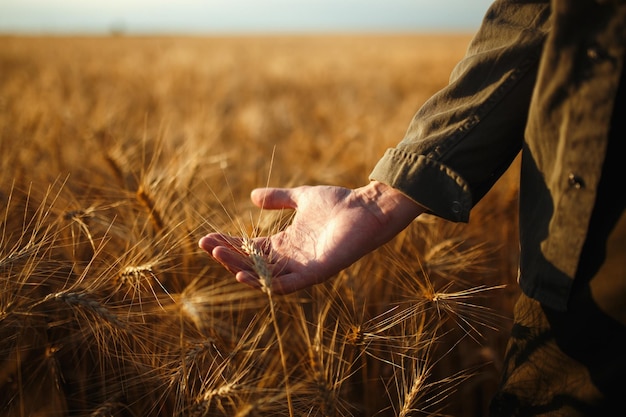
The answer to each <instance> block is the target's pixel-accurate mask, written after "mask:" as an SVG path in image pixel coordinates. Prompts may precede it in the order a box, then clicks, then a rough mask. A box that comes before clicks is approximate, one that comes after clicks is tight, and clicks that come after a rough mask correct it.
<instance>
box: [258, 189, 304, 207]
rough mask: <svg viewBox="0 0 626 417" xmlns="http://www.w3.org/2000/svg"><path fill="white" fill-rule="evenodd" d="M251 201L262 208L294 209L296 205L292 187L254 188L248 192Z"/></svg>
mask: <svg viewBox="0 0 626 417" xmlns="http://www.w3.org/2000/svg"><path fill="white" fill-rule="evenodd" d="M250 199H251V200H252V202H253V203H254V204H255V205H256V206H258V207H260V208H264V209H269V210H278V209H295V208H296V207H297V206H298V203H297V201H296V196H295V192H294V189H293V188H256V189H254V190H252V193H251V194H250Z"/></svg>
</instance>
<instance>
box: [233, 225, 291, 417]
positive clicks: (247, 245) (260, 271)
mask: <svg viewBox="0 0 626 417" xmlns="http://www.w3.org/2000/svg"><path fill="white" fill-rule="evenodd" d="M241 249H242V250H243V251H244V253H245V254H246V255H248V257H249V258H250V260H251V261H252V269H253V270H254V272H256V273H257V275H258V276H259V281H260V283H261V290H262V291H263V292H264V293H265V294H267V300H268V303H269V305H270V314H271V318H272V323H273V325H274V332H275V333H276V340H277V341H278V350H279V352H280V360H281V363H282V366H283V373H284V377H285V391H286V394H287V406H288V407H289V416H290V417H293V405H292V403H291V390H290V387H289V372H288V370H287V359H286V356H285V349H284V346H283V339H282V337H281V335H280V328H279V327H278V319H277V318H276V309H275V308H274V300H273V298H272V272H271V271H270V268H269V266H268V265H267V261H266V259H265V256H264V254H263V252H261V250H260V249H259V248H258V247H257V246H256V245H255V244H254V242H253V241H252V239H250V238H247V237H245V238H244V239H243V243H242V245H241Z"/></svg>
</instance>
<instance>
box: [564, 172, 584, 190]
mask: <svg viewBox="0 0 626 417" xmlns="http://www.w3.org/2000/svg"><path fill="white" fill-rule="evenodd" d="M567 184H568V185H569V186H570V188H575V189H577V190H580V189H581V188H584V187H585V181H583V179H582V177H579V176H578V175H576V174H574V173H573V172H570V173H569V175H568V176H567Z"/></svg>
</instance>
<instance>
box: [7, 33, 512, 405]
mask: <svg viewBox="0 0 626 417" xmlns="http://www.w3.org/2000/svg"><path fill="white" fill-rule="evenodd" d="M469 40H470V36H469V35H467V34H433V35H428V34H415V35H409V34H405V35H332V36H331V35H324V36H322V35H317V36H304V35H302V36H288V35H284V36H269V35H268V36H230V37H227V36H224V37H39V38H38V37H13V36H4V37H0V74H1V76H0V166H1V170H0V212H1V213H2V214H1V216H2V223H1V225H0V285H1V286H2V288H1V292H0V415H1V416H46V417H47V416H50V417H53V416H54V417H56V416H94V417H95V416H100V417H105V416H106V417H108V416H128V417H131V416H132V417H138V416H242V417H243V416H287V415H290V416H294V415H295V416H381V417H382V416H419V415H453V416H479V415H484V413H485V410H486V407H487V404H488V401H489V398H490V395H491V394H492V393H493V391H494V389H495V388H496V386H497V383H498V378H499V371H500V360H501V357H502V355H503V352H504V348H505V345H506V339H507V332H508V327H509V326H510V314H511V308H512V303H513V302H514V300H515V297H516V295H517V294H518V289H517V287H516V284H515V275H516V265H517V229H516V216H517V214H516V204H517V202H516V198H517V186H516V179H517V173H516V169H515V168H516V167H515V166H514V167H513V168H512V169H511V170H510V171H509V172H507V173H506V174H505V176H504V177H503V178H502V179H501V180H500V181H499V182H498V184H497V185H496V187H495V188H494V189H493V190H492V191H491V192H490V193H489V194H488V195H487V196H486V197H485V199H484V200H483V201H481V202H480V203H479V204H478V206H477V207H476V208H475V210H474V212H473V213H472V219H471V221H470V223H469V224H468V225H460V224H452V223H449V222H445V221H441V220H438V219H435V218H432V217H425V216H424V217H421V218H420V219H419V220H418V221H415V222H414V223H413V224H412V225H411V226H410V227H409V228H408V229H407V230H406V231H404V232H403V233H401V234H400V235H399V236H398V237H397V238H396V239H394V240H393V241H392V242H390V243H389V244H387V245H386V246H384V247H383V248H381V249H380V250H378V251H376V252H374V253H372V254H370V255H368V256H366V257H365V258H363V259H362V260H361V261H359V262H357V263H356V264H354V265H353V266H351V267H350V268H348V269H346V270H344V271H342V272H341V273H340V274H339V275H338V276H337V277H335V278H334V279H332V280H331V281H330V282H328V283H326V284H323V285H319V286H316V287H314V288H311V289H310V290H306V291H300V292H298V293H296V294H291V295H289V296H274V297H271V298H269V299H268V297H267V296H266V295H265V294H263V293H262V292H261V291H256V290H252V289H250V288H248V287H246V286H244V285H242V284H239V283H237V282H235V281H234V279H233V277H232V276H230V275H229V274H228V273H227V272H226V271H225V270H224V269H223V268H221V266H220V265H218V264H217V263H216V262H214V261H213V260H212V259H210V258H209V257H208V256H207V255H206V254H205V253H203V252H202V251H201V250H200V249H199V248H198V246H197V241H198V239H199V238H200V237H202V236H203V235H204V234H206V233H208V232H211V231H220V232H227V233H234V234H242V233H244V234H254V233H261V234H264V233H267V232H269V231H272V230H276V228H279V227H281V226H282V225H284V224H285V222H288V219H289V213H282V214H274V213H258V211H257V210H256V209H254V208H253V207H252V205H251V203H250V202H249V197H248V196H249V192H250V191H251V190H252V189H253V188H255V187H259V186H264V185H266V184H270V185H272V186H295V185H303V184H309V185H313V184H337V185H343V186H347V187H356V186H360V185H363V184H364V183H365V182H366V181H367V175H368V173H369V171H370V170H371V168H372V167H373V166H374V164H375V163H376V161H377V160H378V158H379V157H380V156H381V155H382V153H383V151H384V150H385V149H386V148H388V147H391V146H393V145H394V144H395V143H396V142H398V141H399V140H400V139H401V138H402V136H403V134H404V131H405V129H406V127H407V126H408V123H409V122H410V120H411V118H412V116H413V114H414V113H415V111H416V110H417V109H418V108H419V106H420V105H421V104H422V103H423V102H424V101H425V100H427V99H428V97H429V96H430V95H432V94H433V93H434V92H436V91H437V90H438V89H440V88H441V87H443V86H444V85H445V84H446V82H447V80H448V76H449V74H450V72H451V70H452V68H453V66H454V65H455V63H456V62H457V61H458V60H459V59H460V58H461V57H462V56H463V53H464V51H465V49H466V47H467V44H468V42H469ZM270 167H271V169H270Z"/></svg>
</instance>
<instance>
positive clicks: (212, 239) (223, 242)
mask: <svg viewBox="0 0 626 417" xmlns="http://www.w3.org/2000/svg"><path fill="white" fill-rule="evenodd" d="M198 246H200V248H202V249H204V250H205V251H207V252H208V253H211V252H213V249H215V248H216V247H218V246H231V247H233V248H239V247H241V239H240V238H235V237H233V236H228V235H224V234H221V233H210V234H208V235H206V236H204V237H203V238H201V239H200V240H199V241H198Z"/></svg>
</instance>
